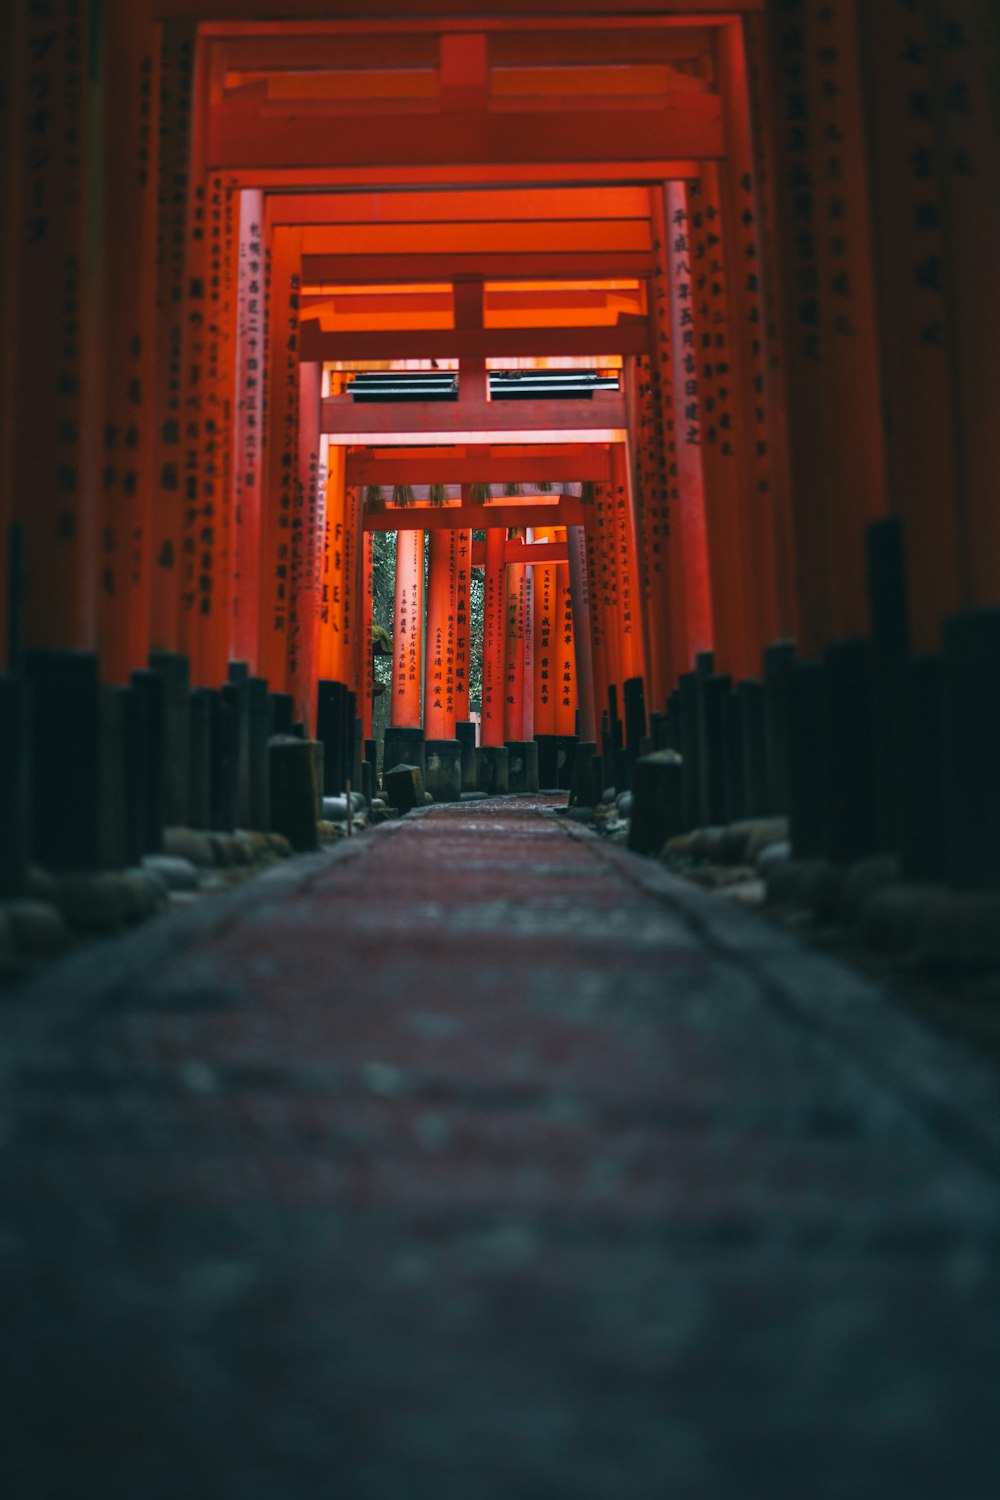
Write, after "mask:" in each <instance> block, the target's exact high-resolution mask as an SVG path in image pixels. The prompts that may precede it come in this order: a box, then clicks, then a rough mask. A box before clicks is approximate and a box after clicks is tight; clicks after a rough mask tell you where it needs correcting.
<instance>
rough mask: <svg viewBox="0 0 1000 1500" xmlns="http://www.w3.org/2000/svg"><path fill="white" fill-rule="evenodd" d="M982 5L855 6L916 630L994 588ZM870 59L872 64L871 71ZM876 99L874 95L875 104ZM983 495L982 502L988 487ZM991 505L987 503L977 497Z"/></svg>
mask: <svg viewBox="0 0 1000 1500" xmlns="http://www.w3.org/2000/svg"><path fill="white" fill-rule="evenodd" d="M984 19H985V18H984V17H983V15H982V12H981V11H980V12H978V14H977V8H976V6H974V5H972V6H965V5H944V6H938V5H932V4H929V3H927V0H920V3H918V4H914V5H912V6H909V7H906V8H904V7H901V6H900V7H889V8H885V7H876V8H873V9H871V10H869V11H866V12H865V14H864V16H863V17H862V21H861V48H862V56H863V59H864V61H865V68H864V72H865V76H866V77H868V76H869V74H871V82H870V88H871V90H872V92H873V95H874V96H875V97H874V98H873V99H870V100H869V105H870V107H869V110H868V130H869V144H870V155H869V161H870V168H871V175H872V189H873V192H872V201H873V214H874V224H875V231H876V232H875V251H876V261H877V269H878V275H879V305H880V313H881V318H882V328H883V340H882V357H883V378H884V381H885V398H886V405H887V410H888V411H889V412H890V413H891V415H892V421H891V423H890V424H889V425H888V428H887V433H886V449H887V464H888V483H889V494H890V503H891V508H892V510H893V511H894V512H895V513H896V514H897V515H899V516H901V517H902V519H903V523H904V529H905V546H906V557H907V571H908V577H909V589H910V618H911V629H912V634H913V641H914V645H915V646H916V647H917V648H918V649H919V650H921V651H933V650H936V649H937V647H938V645H939V632H940V622H941V620H942V619H943V618H944V617H945V616H947V615H948V614H951V613H952V612H954V611H955V610H957V609H959V608H960V607H962V606H963V605H969V604H987V603H997V602H998V601H1000V577H998V574H997V563H996V557H995V555H994V549H995V548H996V546H997V540H996V531H995V527H996V509H997V507H996V503H995V494H994V493H993V492H995V481H994V482H987V483H986V484H985V485H984V484H983V480H984V479H985V476H986V474H987V473H992V474H993V475H994V476H995V475H996V473H997V462H998V459H997V457H996V452H995V447H994V448H993V456H992V458H987V455H989V453H990V450H991V446H992V445H994V443H995V438H994V435H993V433H992V432H991V428H992V427H994V426H995V425H996V424H995V418H994V416H993V415H992V411H993V408H994V407H995V403H996V399H997V392H998V390H1000V375H998V369H997V364H996V334H995V329H996V327H997V320H998V316H1000V314H998V311H997V287H996V281H997V276H996V267H997V264H998V256H1000V248H998V244H1000V223H998V216H997V211H996V201H995V192H992V191H991V190H989V189H988V184H989V183H991V182H992V183H993V184H994V185H995V183H996V180H997V162H996V151H997V147H996V140H995V135H994V134H993V133H992V132H991V131H990V129H989V127H988V126H987V125H986V124H985V123H984V122H985V121H986V120H987V119H988V117H989V105H988V103H987V100H986V92H985V88H984V85H985V81H986V80H985V78H984V73H983V62H982V60H983V57H984V56H988V45H987V44H988V36H984V35H983V32H982V31H981V29H980V28H981V26H982V23H983V20H984ZM873 67H876V68H877V73H871V69H872V68H873ZM876 104H877V108H876V107H872V106H874V105H876ZM983 501H985V507H984V506H983V505H982V502H983ZM987 511H988V514H987V513H985V512H987Z"/></svg>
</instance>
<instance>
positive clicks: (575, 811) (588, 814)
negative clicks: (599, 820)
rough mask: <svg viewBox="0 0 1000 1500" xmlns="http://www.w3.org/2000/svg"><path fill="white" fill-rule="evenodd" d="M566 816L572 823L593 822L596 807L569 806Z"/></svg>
mask: <svg viewBox="0 0 1000 1500" xmlns="http://www.w3.org/2000/svg"><path fill="white" fill-rule="evenodd" d="M566 816H567V818H569V820H570V822H571V823H593V821H594V809H593V808H592V807H568V808H567V809H566Z"/></svg>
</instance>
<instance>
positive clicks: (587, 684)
mask: <svg viewBox="0 0 1000 1500" xmlns="http://www.w3.org/2000/svg"><path fill="white" fill-rule="evenodd" d="M566 546H567V550H568V552H569V558H568V566H569V584H570V595H571V599H572V607H573V650H574V654H575V658H576V690H577V706H578V708H579V714H580V721H579V735H580V739H581V740H596V737H597V716H596V713H595V695H594V653H593V645H592V641H591V635H590V591H589V588H588V584H587V534H586V531H585V530H584V528H583V527H582V526H568V527H567V528H566Z"/></svg>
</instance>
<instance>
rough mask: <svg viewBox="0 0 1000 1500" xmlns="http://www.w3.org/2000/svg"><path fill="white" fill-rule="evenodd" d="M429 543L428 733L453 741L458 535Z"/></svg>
mask: <svg viewBox="0 0 1000 1500" xmlns="http://www.w3.org/2000/svg"><path fill="white" fill-rule="evenodd" d="M427 543H428V552H429V556H430V566H429V574H428V586H427V633H426V637H425V639H426V649H425V651H424V734H425V735H426V737H427V738H428V739H429V740H450V739H454V737H455V713H454V697H455V669H454V630H455V617H454V607H455V605H454V600H455V583H456V577H455V575H456V572H457V565H458V554H457V550H456V547H455V533H454V532H453V531H432V532H431V533H430V535H429V536H428V538H427ZM449 631H450V633H451V642H450V643H449ZM449 647H450V649H449ZM449 706H450V712H449Z"/></svg>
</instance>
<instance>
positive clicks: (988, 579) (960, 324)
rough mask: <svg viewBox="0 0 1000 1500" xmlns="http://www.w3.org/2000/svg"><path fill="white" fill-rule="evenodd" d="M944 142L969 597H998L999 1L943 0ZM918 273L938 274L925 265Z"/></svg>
mask: <svg viewBox="0 0 1000 1500" xmlns="http://www.w3.org/2000/svg"><path fill="white" fill-rule="evenodd" d="M935 11H936V14H937V16H938V18H939V26H940V33H939V34H942V33H943V41H942V43H941V46H942V53H941V61H942V64H943V67H942V72H941V74H940V76H939V83H938V89H939V100H938V108H939V111H940V113H939V119H940V132H941V145H942V147H943V154H944V159H945V161H946V163H947V169H946V175H945V211H946V215H947V254H946V261H947V265H948V273H947V286H948V292H949V312H950V321H951V326H952V329H953V338H954V349H955V355H956V360H955V381H954V397H955V413H956V432H955V438H956V445H957V451H958V476H959V483H958V506H959V518H960V537H959V540H960V548H961V551H960V557H961V565H962V581H963V603H964V604H966V605H986V604H997V603H1000V514H998V512H1000V506H998V505H997V475H998V474H1000V433H998V427H1000V423H998V422H997V403H998V400H1000V347H998V337H997V330H998V328H1000V277H998V275H997V267H998V265H1000V260H998V256H1000V201H998V195H997V183H998V182H1000V139H998V134H997V54H998V51H1000V39H998V35H997V17H996V9H995V6H993V5H991V4H988V3H987V0H939V3H938V4H937V6H936V7H935ZM920 274H921V275H922V276H930V277H931V278H933V270H931V271H928V270H927V267H926V266H925V265H922V266H921V271H920Z"/></svg>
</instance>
